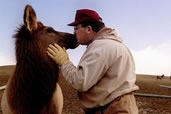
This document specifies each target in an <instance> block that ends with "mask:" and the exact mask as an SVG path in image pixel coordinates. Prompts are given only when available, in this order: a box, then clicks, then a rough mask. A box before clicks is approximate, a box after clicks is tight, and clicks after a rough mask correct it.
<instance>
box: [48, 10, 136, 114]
mask: <svg viewBox="0 0 171 114" xmlns="http://www.w3.org/2000/svg"><path fill="white" fill-rule="evenodd" d="M68 25H69V26H74V33H75V35H76V37H77V40H78V43H79V44H81V45H87V49H86V51H85V52H84V54H83V56H82V57H81V60H80V62H79V64H78V66H77V67H75V66H74V65H73V63H72V62H71V61H70V60H69V58H68V54H67V52H66V51H65V49H64V48H61V47H60V46H59V45H57V44H55V45H49V47H48V49H47V53H48V55H49V56H50V57H51V58H52V59H53V60H54V61H55V62H56V63H57V64H59V65H60V69H61V72H62V74H63V76H64V77H65V79H66V80H67V82H69V83H70V84H71V85H72V86H73V87H74V88H75V89H76V90H78V92H79V99H80V102H81V104H82V106H83V110H84V111H85V113H86V114H121V113H122V114H138V108H137V105H136V101H135V98H134V95H133V93H132V92H133V91H136V90H138V86H136V85H135V81H136V74H135V65H134V60H133V57H132V54H131V53H130V51H129V49H128V48H127V47H126V46H125V45H124V44H123V41H122V40H121V38H120V37H119V36H118V35H117V33H116V31H115V30H114V29H111V28H107V27H105V24H104V23H103V22H102V18H101V17H100V16H99V14H98V13H97V12H95V11H93V10H90V9H80V10H77V12H76V17H75V21H74V22H72V23H70V24H68Z"/></svg>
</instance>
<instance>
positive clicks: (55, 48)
mask: <svg viewBox="0 0 171 114" xmlns="http://www.w3.org/2000/svg"><path fill="white" fill-rule="evenodd" d="M47 54H48V55H49V57H51V58H52V59H53V60H54V61H55V62H56V64H58V65H63V64H65V63H67V62H69V61H70V60H69V58H68V54H67V52H66V49H65V48H61V47H60V46H59V45H58V44H56V43H55V44H54V45H51V44H50V45H49V47H48V48H47Z"/></svg>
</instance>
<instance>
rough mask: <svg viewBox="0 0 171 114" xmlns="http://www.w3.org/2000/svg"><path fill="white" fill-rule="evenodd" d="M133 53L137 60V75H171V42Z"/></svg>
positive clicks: (133, 51)
mask: <svg viewBox="0 0 171 114" xmlns="http://www.w3.org/2000/svg"><path fill="white" fill-rule="evenodd" d="M131 52H132V54H133V56H134V60H135V65H136V73H140V74H154V75H161V74H165V75H169V76H170V75H171V60H170V59H171V41H168V42H164V43H162V44H161V45H159V46H157V47H153V46H152V45H151V46H148V47H147V48H145V49H143V50H139V51H135V50H131Z"/></svg>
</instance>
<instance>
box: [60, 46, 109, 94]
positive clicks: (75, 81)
mask: <svg viewBox="0 0 171 114" xmlns="http://www.w3.org/2000/svg"><path fill="white" fill-rule="evenodd" d="M105 53H106V51H105V50H104V49H103V48H101V46H100V47H99V46H98V45H93V46H89V47H88V49H87V50H86V52H85V53H84V55H83V56H82V58H81V60H80V62H79V64H78V66H77V67H75V66H74V65H73V63H72V62H69V63H67V64H64V65H62V66H61V71H62V74H63V76H64V77H65V79H66V80H67V82H69V83H70V84H71V85H72V86H73V87H74V88H75V89H77V90H78V91H87V90H88V89H90V88H91V87H92V86H93V85H94V84H96V83H97V82H98V81H99V80H100V79H101V78H102V76H103V75H104V73H105V72H106V70H107V69H108V65H106V59H107V58H106V56H105V55H106V54H105Z"/></svg>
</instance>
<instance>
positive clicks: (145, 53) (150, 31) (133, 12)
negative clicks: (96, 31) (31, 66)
mask: <svg viewBox="0 0 171 114" xmlns="http://www.w3.org/2000/svg"><path fill="white" fill-rule="evenodd" d="M27 4H30V5H31V6H32V7H33V8H34V10H35V12H36V14H37V19H38V20H39V21H41V22H42V23H44V25H47V26H52V27H53V28H54V29H56V30H58V31H63V32H69V33H73V28H72V27H69V26H67V24H68V23H70V22H72V21H73V20H74V18H75V12H76V10H78V9H93V10H95V11H97V12H98V13H99V15H100V16H101V17H102V19H103V22H104V23H105V25H106V26H107V27H110V28H114V29H116V31H117V32H118V34H119V35H120V36H121V37H122V39H123V41H124V43H125V44H126V45H127V46H128V48H129V49H130V50H131V52H132V54H133V57H134V60H135V65H136V73H137V74H150V75H162V74H165V75H166V76H170V75H171V60H170V59H171V0H84V1H83V0H0V15H1V16H0V66H5V65H15V63H16V61H15V45H14V39H13V35H14V34H15V30H16V29H17V27H19V26H20V25H21V24H23V14H24V8H25V6H26V5H27ZM85 49H86V47H85V46H79V47H78V48H76V49H74V50H68V53H69V57H70V60H71V61H72V62H73V63H74V64H75V65H77V64H78V62H79V60H80V57H81V56H82V54H83V53H84V51H85Z"/></svg>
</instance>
